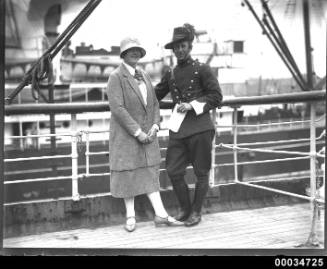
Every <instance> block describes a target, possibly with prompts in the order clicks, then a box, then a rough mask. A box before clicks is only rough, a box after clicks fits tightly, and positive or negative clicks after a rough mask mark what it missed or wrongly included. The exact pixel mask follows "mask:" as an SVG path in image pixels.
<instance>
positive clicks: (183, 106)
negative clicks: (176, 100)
mask: <svg viewBox="0 0 327 269" xmlns="http://www.w3.org/2000/svg"><path fill="white" fill-rule="evenodd" d="M192 109H193V107H192V105H191V104H189V103H181V104H180V105H179V106H178V108H177V111H178V112H181V113H184V112H186V111H188V110H192Z"/></svg>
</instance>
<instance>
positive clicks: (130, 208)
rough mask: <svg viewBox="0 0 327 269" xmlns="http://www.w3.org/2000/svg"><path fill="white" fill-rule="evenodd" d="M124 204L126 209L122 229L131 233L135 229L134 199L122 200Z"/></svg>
mask: <svg viewBox="0 0 327 269" xmlns="http://www.w3.org/2000/svg"><path fill="white" fill-rule="evenodd" d="M124 202H125V207H126V224H125V226H124V228H125V230H126V231H128V232H133V231H134V230H135V228H136V220H135V209H134V197H131V198H124Z"/></svg>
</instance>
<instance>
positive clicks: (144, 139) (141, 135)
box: [136, 132, 149, 144]
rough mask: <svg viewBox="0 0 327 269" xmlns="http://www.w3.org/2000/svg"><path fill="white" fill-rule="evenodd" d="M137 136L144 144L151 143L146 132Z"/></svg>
mask: <svg viewBox="0 0 327 269" xmlns="http://www.w3.org/2000/svg"><path fill="white" fill-rule="evenodd" d="M136 138H137V140H138V141H139V142H140V143H142V144H148V143H149V137H148V135H147V134H146V133H144V132H141V133H140V134H139V135H138V136H137V137H136Z"/></svg>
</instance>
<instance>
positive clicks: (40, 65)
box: [5, 0, 101, 103]
mask: <svg viewBox="0 0 327 269" xmlns="http://www.w3.org/2000/svg"><path fill="white" fill-rule="evenodd" d="M100 2H101V0H90V1H89V3H88V4H87V5H86V6H85V7H84V9H83V10H82V11H81V12H80V13H79V14H78V16H77V17H76V18H75V19H74V20H73V22H72V23H71V24H70V25H69V26H68V27H67V28H66V29H65V31H64V32H63V33H62V34H61V35H60V36H59V37H58V39H57V40H56V41H55V42H54V44H53V45H52V46H51V47H50V48H49V49H47V51H46V52H45V53H44V54H43V55H42V56H41V57H40V58H39V59H38V60H37V61H36V63H34V64H33V66H32V67H31V68H30V69H29V70H28V71H27V72H26V74H25V76H24V78H23V80H22V82H21V83H20V84H19V85H18V86H17V87H16V89H15V90H14V91H13V92H12V93H11V94H10V95H9V96H8V97H7V98H5V100H6V102H7V103H10V102H11V101H12V99H13V98H14V97H15V96H16V95H17V94H18V93H19V92H20V91H21V90H22V89H23V88H24V87H25V86H26V85H28V84H32V96H33V98H34V99H35V100H38V98H39V96H41V97H42V98H43V99H44V100H45V101H46V102H48V101H47V100H46V98H45V96H44V95H43V94H42V93H41V91H40V87H39V85H40V84H39V82H40V81H42V80H44V79H45V78H48V83H49V84H50V85H51V84H53V82H54V77H53V66H52V63H51V61H52V59H53V58H54V57H55V56H56V55H57V53H58V52H59V51H60V50H61V49H62V48H63V46H64V45H65V44H66V43H67V42H68V41H69V39H70V38H71V37H72V36H73V35H74V33H75V32H76V31H77V30H78V28H79V27H80V26H81V25H82V24H83V23H84V21H85V20H86V19H87V18H88V16H89V15H90V14H91V13H92V12H93V10H94V9H95V8H96V7H97V6H98V5H99V4H100Z"/></svg>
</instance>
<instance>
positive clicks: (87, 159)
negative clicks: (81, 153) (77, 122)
mask: <svg viewBox="0 0 327 269" xmlns="http://www.w3.org/2000/svg"><path fill="white" fill-rule="evenodd" d="M85 134H86V150H85V158H86V160H85V161H86V176H88V175H89V174H90V133H89V132H88V131H87V132H86V133H85Z"/></svg>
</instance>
